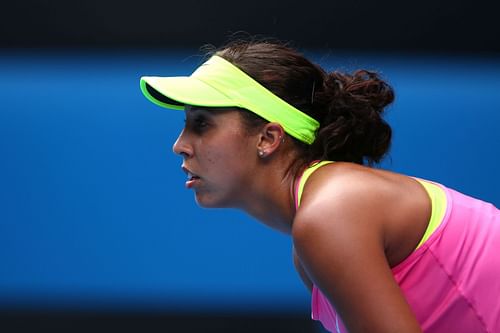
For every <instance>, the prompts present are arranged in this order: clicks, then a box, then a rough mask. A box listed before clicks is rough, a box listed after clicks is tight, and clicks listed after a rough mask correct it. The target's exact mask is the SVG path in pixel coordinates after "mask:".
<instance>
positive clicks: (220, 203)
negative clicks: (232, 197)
mask: <svg viewBox="0 0 500 333" xmlns="http://www.w3.org/2000/svg"><path fill="white" fill-rule="evenodd" d="M194 198H195V201H196V204H197V205H198V206H200V207H203V208H231V207H233V205H230V204H229V203H228V202H227V200H222V199H221V198H215V197H214V196H210V195H206V194H205V195H203V194H201V193H196V194H195V197H194Z"/></svg>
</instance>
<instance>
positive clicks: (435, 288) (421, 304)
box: [297, 184, 500, 333]
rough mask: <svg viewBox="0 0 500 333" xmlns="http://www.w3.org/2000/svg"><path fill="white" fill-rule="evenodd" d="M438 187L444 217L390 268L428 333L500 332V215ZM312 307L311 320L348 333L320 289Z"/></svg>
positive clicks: (492, 207)
mask: <svg viewBox="0 0 500 333" xmlns="http://www.w3.org/2000/svg"><path fill="white" fill-rule="evenodd" d="M436 185H438V186H439V187H440V188H441V189H442V190H443V191H444V193H445V194H446V210H445V211H444V214H443V215H444V216H443V217H442V220H441V222H440V223H439V224H438V225H437V227H436V229H435V230H434V231H433V232H432V234H430V235H429V237H428V238H427V239H426V240H425V241H424V242H423V243H422V244H421V245H420V246H419V247H418V248H417V249H416V250H415V251H414V252H413V253H412V254H411V255H410V256H408V257H407V258H406V259H405V260H404V261H403V262H401V263H400V264H399V265H397V266H396V267H394V268H392V273H393V276H394V278H395V280H396V282H397V283H398V284H399V286H400V288H401V290H402V292H403V294H404V296H405V298H406V300H407V302H408V304H409V305H410V307H411V309H412V311H413V313H414V314H415V316H416V318H417V320H418V322H419V323H420V326H421V328H422V330H423V331H424V332H426V333H443V332H454V333H482V332H488V333H496V332H500V211H499V210H498V209H497V208H496V207H495V206H493V205H492V204H489V203H486V202H483V201H480V200H477V199H474V198H472V197H469V196H466V195H464V194H461V193H459V192H456V191H454V190H451V189H448V188H446V187H444V186H442V185H440V184H436ZM298 204H299V202H297V206H298ZM311 305H312V318H313V319H315V320H319V321H320V322H321V323H322V324H323V326H324V327H325V328H326V329H327V330H329V331H330V332H338V333H347V330H346V328H345V327H344V325H343V323H342V320H341V319H340V317H339V316H338V315H337V313H336V311H335V309H334V308H333V306H332V305H331V304H330V302H329V301H328V299H327V298H326V297H325V296H324V295H323V294H322V292H321V291H320V290H319V289H318V288H317V287H316V286H313V289H312V301H311Z"/></svg>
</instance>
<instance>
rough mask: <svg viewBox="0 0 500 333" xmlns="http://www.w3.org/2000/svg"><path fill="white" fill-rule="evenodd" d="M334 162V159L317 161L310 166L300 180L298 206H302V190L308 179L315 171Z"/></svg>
mask: <svg viewBox="0 0 500 333" xmlns="http://www.w3.org/2000/svg"><path fill="white" fill-rule="evenodd" d="M330 163H333V161H321V162H316V163H314V164H313V165H311V166H310V167H308V168H307V169H306V170H305V171H304V172H303V173H302V177H300V180H299V189H298V191H297V207H298V206H300V199H302V192H303V191H304V186H305V185H306V182H307V179H308V178H309V176H311V175H312V174H313V172H314V171H316V170H318V169H319V168H321V167H322V166H323V165H327V164H330Z"/></svg>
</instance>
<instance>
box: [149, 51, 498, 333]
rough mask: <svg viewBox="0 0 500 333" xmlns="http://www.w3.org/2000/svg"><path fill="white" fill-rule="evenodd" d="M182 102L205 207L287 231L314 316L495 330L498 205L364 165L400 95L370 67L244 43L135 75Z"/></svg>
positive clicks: (160, 101)
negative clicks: (181, 73) (185, 70)
mask: <svg viewBox="0 0 500 333" xmlns="http://www.w3.org/2000/svg"><path fill="white" fill-rule="evenodd" d="M140 84H141V89H142V92H143V93H144V95H145V96H146V97H147V98H148V99H149V100H151V101H152V102H153V103H155V104H157V105H159V106H162V107H166V108H170V109H177V110H184V112H185V116H186V124H185V127H184V129H183V130H182V132H181V133H180V136H179V137H178V139H177V141H176V142H175V144H174V147H173V150H174V152H175V153H177V154H179V155H181V156H182V157H183V165H182V169H183V170H184V171H185V172H186V174H187V181H186V187H187V188H189V189H192V190H193V191H194V193H195V198H196V201H197V203H198V204H199V205H200V206H203V207H234V208H239V209H242V210H243V211H245V212H247V213H248V214H250V215H252V216H254V217H255V218H257V219H258V220H260V221H262V222H263V223H265V224H266V225H268V226H270V227H272V228H274V229H276V230H279V231H282V232H285V233H287V234H289V235H291V237H292V239H293V244H294V249H293V257H294V262H295V265H296V268H297V271H298V273H299V274H300V276H301V277H302V279H303V281H304V283H305V285H306V286H307V287H308V288H309V289H310V290H311V295H312V318H313V319H315V320H319V321H321V323H322V324H323V326H324V327H325V328H326V329H327V330H329V331H331V332H352V333H353V332H370V333H376V332H384V333H389V332H398V333H400V332H406V333H411V332H422V331H423V332H428V333H431V332H432V333H444V332H454V333H481V332H489V333H494V332H500V213H499V210H498V209H497V208H496V207H495V206H493V205H492V204H489V203H486V202H483V201H481V200H477V199H474V198H472V197H469V196H467V195H464V194H461V193H459V192H457V191H455V190H452V189H450V188H447V187H445V186H443V185H441V184H437V183H435V182H432V181H428V180H423V179H418V178H414V177H409V176H406V175H402V174H397V173H393V172H389V171H384V170H381V169H378V168H377V169H376V168H373V167H371V166H372V165H373V164H374V163H376V162H379V161H380V160H381V159H382V158H383V157H384V155H385V154H386V152H387V150H388V148H389V146H390V142H391V128H390V127H389V125H388V124H387V123H386V122H385V121H384V119H383V117H382V116H383V112H384V109H385V108H386V106H387V105H389V104H390V103H391V102H392V101H393V99H394V93H393V90H392V88H391V87H390V86H389V85H388V84H387V83H386V82H384V81H383V80H382V79H381V78H380V77H379V76H378V74H376V73H373V72H369V71H365V70H359V71H356V72H354V73H353V74H347V73H341V72H331V73H327V72H326V71H325V70H323V69H322V68H321V67H319V66H318V65H316V64H314V63H312V62H310V61H309V60H307V59H306V58H305V57H303V56H302V55H301V54H300V53H298V52H297V51H295V50H293V49H291V48H289V47H287V46H284V45H281V44H278V43H268V42H238V43H233V44H230V45H229V46H226V47H224V48H222V49H219V50H218V51H215V52H213V54H211V57H210V58H209V59H208V60H207V61H206V62H205V63H203V64H202V65H201V66H200V67H199V68H198V69H196V71H195V72H194V73H192V74H191V75H190V76H186V77H151V76H147V77H142V78H141V82H140Z"/></svg>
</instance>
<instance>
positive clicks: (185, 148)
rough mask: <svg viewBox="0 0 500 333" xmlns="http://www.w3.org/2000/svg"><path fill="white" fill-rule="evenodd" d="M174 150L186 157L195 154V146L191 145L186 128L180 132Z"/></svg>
mask: <svg viewBox="0 0 500 333" xmlns="http://www.w3.org/2000/svg"><path fill="white" fill-rule="evenodd" d="M172 150H173V152H174V153H175V154H178V155H181V156H182V157H184V158H187V157H190V156H192V155H193V148H192V147H191V145H189V143H188V141H187V138H186V136H185V134H184V130H183V131H182V132H181V134H179V137H178V138H177V140H175V142H174V145H173V146H172Z"/></svg>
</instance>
